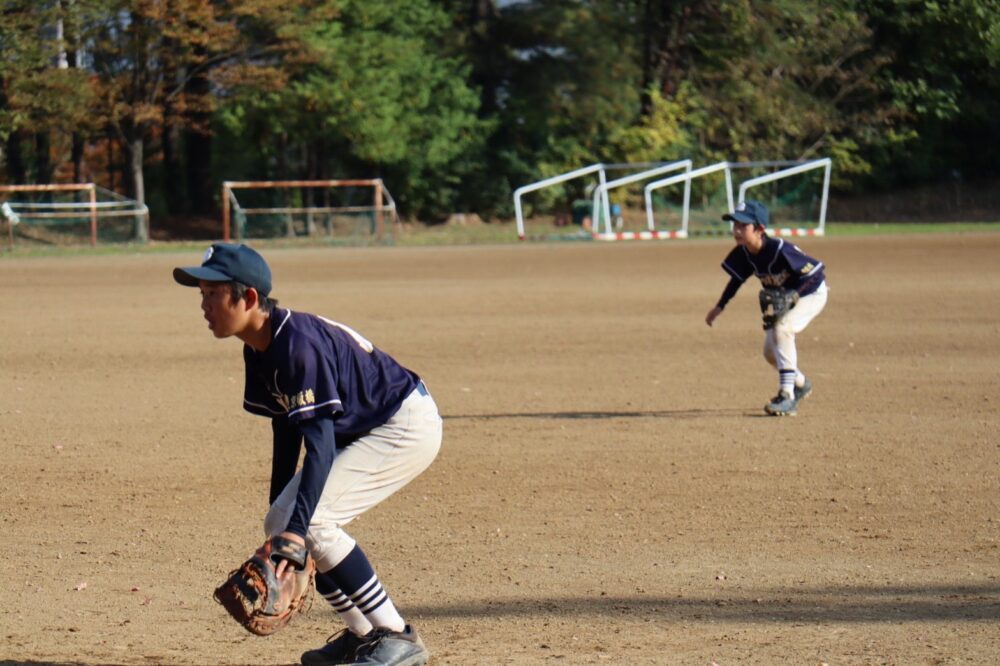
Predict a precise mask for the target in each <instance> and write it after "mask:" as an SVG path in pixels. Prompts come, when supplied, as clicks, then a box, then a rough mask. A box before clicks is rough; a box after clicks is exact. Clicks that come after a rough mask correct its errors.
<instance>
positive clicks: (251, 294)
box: [243, 287, 260, 310]
mask: <svg viewBox="0 0 1000 666" xmlns="http://www.w3.org/2000/svg"><path fill="white" fill-rule="evenodd" d="M243 302H245V303H246V308H247V310H253V309H254V308H256V307H257V306H258V305H259V304H260V294H258V293H257V290H256V289H255V288H253V287H247V290H246V293H244V294H243Z"/></svg>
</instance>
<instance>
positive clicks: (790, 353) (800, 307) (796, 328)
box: [764, 280, 829, 370]
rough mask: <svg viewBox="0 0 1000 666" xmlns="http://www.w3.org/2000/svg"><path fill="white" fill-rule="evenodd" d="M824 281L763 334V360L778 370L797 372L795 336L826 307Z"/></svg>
mask: <svg viewBox="0 0 1000 666" xmlns="http://www.w3.org/2000/svg"><path fill="white" fill-rule="evenodd" d="M828 292H829V289H827V286H826V281H825V280H824V281H823V284H821V285H820V286H819V289H817V290H816V291H814V292H813V293H811V294H809V295H808V296H803V297H802V298H800V299H799V302H798V303H796V304H795V307H794V308H792V309H791V310H789V311H788V312H787V313H786V314H785V316H784V317H782V318H781V321H779V322H778V323H777V324H775V325H774V326H773V327H772V328H769V329H768V330H767V331H765V332H764V333H765V334H764V358H766V359H767V362H768V363H770V364H771V365H773V366H774V367H775V368H777V369H778V370H798V361H799V358H798V352H797V351H796V349H795V335H796V334H797V333H801V332H802V331H803V330H804V329H805V327H806V326H808V325H809V322H811V321H812V320H813V319H815V318H816V315H818V314H819V313H820V312H822V311H823V308H824V307H825V306H826V297H827V293H828Z"/></svg>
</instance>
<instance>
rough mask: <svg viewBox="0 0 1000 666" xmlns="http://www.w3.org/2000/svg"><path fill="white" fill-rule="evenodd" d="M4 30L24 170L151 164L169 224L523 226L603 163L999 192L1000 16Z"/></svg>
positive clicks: (424, 9)
mask: <svg viewBox="0 0 1000 666" xmlns="http://www.w3.org/2000/svg"><path fill="white" fill-rule="evenodd" d="M2 19H3V20H2V21H0V140H3V141H7V142H8V145H7V147H6V148H7V149H6V150H5V151H4V153H3V158H4V159H5V160H8V161H17V160H21V161H24V160H28V161H30V160H35V161H36V162H39V163H41V162H44V161H46V160H47V159H48V153H51V154H52V155H53V156H54V158H55V159H56V161H59V160H62V161H66V160H67V159H68V153H69V151H70V149H71V145H72V150H74V153H75V158H74V159H77V160H79V159H81V158H80V155H81V154H83V153H84V152H87V154H89V155H93V154H97V153H99V154H101V155H113V158H112V159H113V161H114V162H115V163H112V164H108V165H107V167H106V169H107V178H108V179H109V180H111V179H114V177H115V174H116V173H121V172H128V173H131V174H132V176H133V178H134V179H135V180H134V183H133V189H139V190H141V185H142V178H143V169H144V168H145V169H150V165H154V166H153V167H152V170H153V171H154V173H155V175H154V177H153V178H152V179H151V181H150V182H151V184H152V187H153V189H155V190H156V191H155V192H151V194H150V199H151V200H152V201H170V200H171V198H172V197H176V196H185V192H184V189H183V188H180V189H179V190H178V191H176V192H175V191H172V190H171V186H172V185H173V183H174V182H175V180H176V176H177V175H178V174H180V173H181V172H186V173H187V174H188V179H189V180H190V177H191V176H190V175H191V174H194V176H195V177H196V178H197V177H198V176H200V175H201V174H206V175H205V179H206V180H208V179H215V180H222V179H235V178H248V179H264V178H336V177H344V178H351V177H371V176H381V177H383V178H384V179H385V180H386V182H387V183H388V185H389V189H390V191H391V192H392V193H393V194H394V196H395V197H396V200H397V202H398V203H399V204H400V208H401V210H402V211H403V212H404V214H405V215H407V216H410V217H418V218H420V219H424V220H438V219H441V218H442V217H444V216H445V215H447V214H449V213H451V212H456V211H464V212H478V213H480V215H481V216H483V217H487V218H488V217H489V216H491V215H509V214H510V212H511V210H510V209H511V193H512V191H513V190H514V189H515V188H516V187H517V186H519V185H522V184H525V183H527V182H531V181H535V180H538V179H540V178H543V177H546V176H549V175H554V174H558V173H564V172H566V171H569V170H571V169H576V168H579V167H581V166H584V165H587V164H592V163H595V162H657V161H666V160H673V159H680V158H690V159H692V160H694V161H695V162H696V164H699V165H702V164H708V163H711V162H716V161H719V160H723V159H728V160H762V159H769V160H770V159H792V158H811V157H820V156H829V157H832V158H833V159H834V172H833V175H834V185H835V187H838V188H840V189H844V190H848V189H851V190H859V189H865V188H879V187H891V186H896V185H901V184H907V183H913V182H926V181H930V180H933V179H937V178H941V177H943V175H944V174H951V175H950V176H949V177H956V178H957V177H963V176H964V174H992V173H996V172H997V169H998V167H997V166H996V164H995V159H994V158H993V156H992V152H991V151H989V150H981V149H980V150H970V149H969V146H992V145H998V144H1000V76H998V74H997V71H1000V69H998V66H1000V0H954V1H953V2H941V1H932V0H830V1H822V0H684V1H683V2H672V3H665V2H662V1H660V0H520V1H518V2H503V3H500V2H496V1H495V0H476V2H466V1H464V0H380V1H378V2H371V0H367V1H366V0H283V1H282V2H274V1H273V0H160V1H156V2H154V1H151V0H60V1H57V0H41V1H39V0H30V1H29V0H3V3H2ZM57 28H61V32H60V31H59V30H57ZM60 34H61V37H60V36H59V35H60ZM77 56H79V62H76V60H77ZM67 61H69V62H68V66H65V67H64V66H62V64H61V63H67ZM192 136H195V137H200V139H199V140H200V141H203V142H204V143H205V144H206V145H207V144H211V145H210V146H209V147H208V148H206V150H205V151H204V152H203V153H200V152H199V151H198V150H194V149H193V148H192V145H194V146H195V147H197V145H198V141H194V142H192V141H188V143H187V144H185V143H184V142H183V141H181V137H187V138H188V139H191V137H192ZM70 137H72V141H71V139H70ZM109 137H110V138H109ZM80 140H83V141H85V142H86V143H87V144H88V146H87V151H83V150H82V148H81V146H79V145H78V141H80ZM108 149H110V150H108ZM19 151H20V152H19ZM21 153H23V155H22V154H21ZM208 155H211V159H212V160H213V163H212V164H211V165H208V164H202V163H200V162H199V160H201V159H202V158H204V160H205V161H207V160H208V159H209V158H208V157H207V156H208ZM126 158H130V159H129V161H128V163H127V165H126V164H123V162H125V160H126ZM144 165H145V166H144ZM6 166H7V167H8V171H11V169H14V170H15V171H18V174H19V177H24V174H25V173H29V172H32V169H31V168H25V165H23V164H20V165H18V164H15V165H14V166H11V165H10V164H8V165H6ZM28 167H30V165H28ZM171 169H173V171H171ZM43 172H44V169H38V170H37V173H39V174H42V173H43ZM215 184H216V183H213V184H212V185H213V188H214V186H215ZM585 185H586V183H585V182H583V181H581V182H573V183H568V184H566V186H565V187H563V188H553V189H552V190H549V191H546V192H544V193H539V195H538V196H537V197H534V198H533V200H532V202H531V203H533V204H534V205H536V206H538V207H560V206H561V207H564V208H565V207H568V205H569V204H570V203H571V202H572V200H574V199H577V198H580V197H582V196H585V194H586V193H585V191H584V188H585ZM193 189H197V188H193ZM187 194H188V195H190V192H188V193H187ZM202 196H203V195H202ZM203 198H204V196H203Z"/></svg>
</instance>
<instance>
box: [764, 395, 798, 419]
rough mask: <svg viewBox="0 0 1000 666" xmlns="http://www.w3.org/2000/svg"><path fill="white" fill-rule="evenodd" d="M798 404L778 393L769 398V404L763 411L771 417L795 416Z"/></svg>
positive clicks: (791, 398) (789, 397)
mask: <svg viewBox="0 0 1000 666" xmlns="http://www.w3.org/2000/svg"><path fill="white" fill-rule="evenodd" d="M796 407H798V403H797V402H796V401H795V398H793V397H791V396H789V395H786V394H784V393H779V394H778V395H776V396H774V397H773V398H771V402H769V403H768V404H767V405H765V406H764V411H765V412H767V413H768V414H770V415H771V416H795V414H796V413H797V412H796Z"/></svg>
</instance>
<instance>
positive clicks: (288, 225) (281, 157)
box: [278, 132, 295, 238]
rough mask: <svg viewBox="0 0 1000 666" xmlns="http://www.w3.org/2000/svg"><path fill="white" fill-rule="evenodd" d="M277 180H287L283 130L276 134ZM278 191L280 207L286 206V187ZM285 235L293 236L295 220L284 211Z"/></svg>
mask: <svg viewBox="0 0 1000 666" xmlns="http://www.w3.org/2000/svg"><path fill="white" fill-rule="evenodd" d="M278 180H288V135H287V134H285V133H284V132H282V133H281V134H279V135H278ZM278 192H279V193H280V201H281V205H282V207H283V208H287V207H288V206H289V204H290V203H291V201H290V200H289V198H288V194H289V192H288V188H287V187H282V188H279V189H278ZM285 235H286V236H288V237H289V238H293V237H294V236H295V220H293V219H292V216H291V215H290V214H289V213H285Z"/></svg>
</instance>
